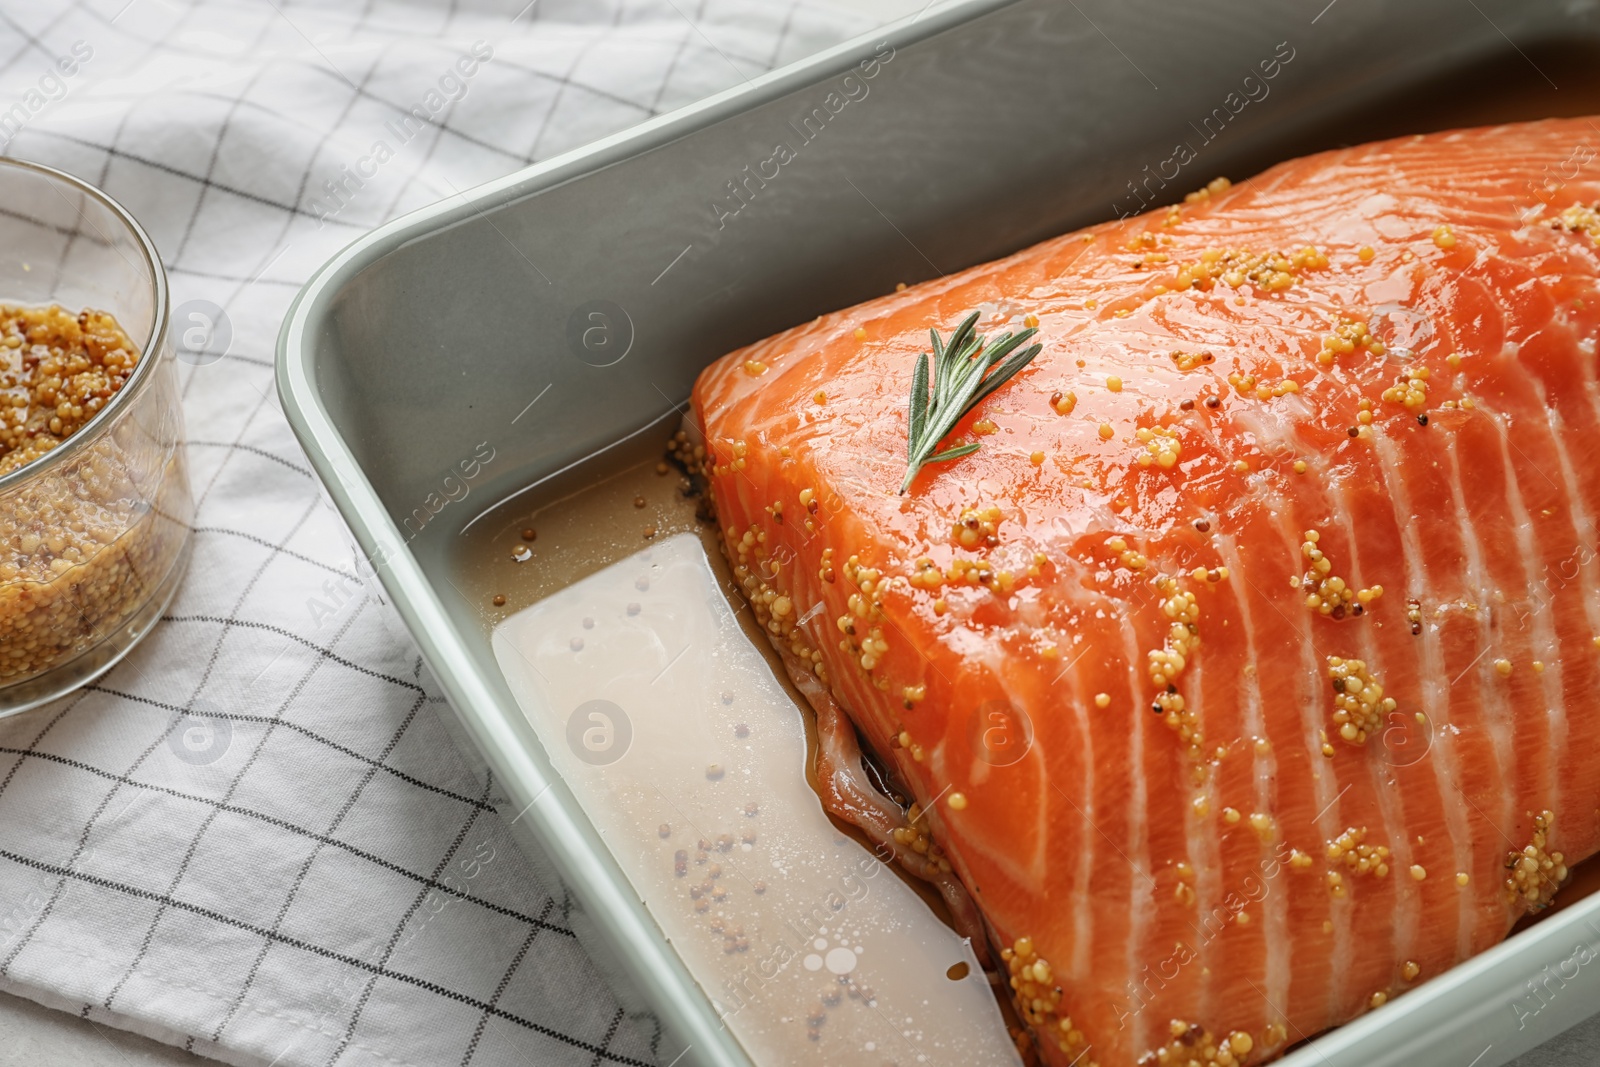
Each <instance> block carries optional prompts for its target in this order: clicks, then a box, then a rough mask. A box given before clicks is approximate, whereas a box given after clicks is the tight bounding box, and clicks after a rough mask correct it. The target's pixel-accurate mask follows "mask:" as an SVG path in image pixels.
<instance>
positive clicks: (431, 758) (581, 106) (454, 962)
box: [0, 0, 877, 1067]
mask: <svg viewBox="0 0 1600 1067" xmlns="http://www.w3.org/2000/svg"><path fill="white" fill-rule="evenodd" d="M827 2H829V0H532V2H528V0H450V2H448V3H446V2H445V0H299V2H296V3H292V4H291V3H289V2H287V0H79V2H76V3H69V2H67V0H12V2H9V3H3V4H0V143H3V144H4V149H3V150H4V151H5V152H6V153H7V154H9V155H13V156H17V157H20V158H25V159H31V160H37V161H39V162H43V163H47V164H49V165H52V166H55V167H60V168H62V169H65V170H68V171H71V172H72V173H75V174H78V175H80V176H82V177H84V178H86V179H87V180H89V181H91V182H93V183H95V184H97V185H99V186H100V187H101V188H104V189H105V190H107V191H108V192H109V193H110V194H111V195H112V196H114V197H116V198H118V199H119V200H121V201H122V203H123V204H125V205H127V207H128V208H129V209H131V210H132V211H133V213H134V214H135V215H136V216H137V217H138V218H139V219H140V220H141V221H142V222H143V223H144V225H145V226H146V228H148V229H149V231H150V233H151V235H152V236H153V237H154V239H155V242H156V244H157V245H158V246H159V247H160V249H161V252H162V255H163V258H164V259H165V261H166V265H167V271H168V274H169V275H170V278H171V283H172V302H173V305H174V308H175V310H176V312H177V314H176V316H175V322H176V325H175V329H174V333H175V337H176V339H177V341H178V343H179V344H180V347H181V349H182V355H183V358H184V361H185V362H184V364H183V365H182V366H181V368H180V369H181V376H180V377H181V381H182V388H183V396H184V407H185V414H186V417H187V421H188V432H189V438H190V441H189V456H190V463H191V471H192V476H193V482H194V490H195V494H196V497H197V499H198V503H199V514H198V518H197V520H196V526H197V528H196V531H195V534H196V536H195V554H194V560H193V563H192V564H191V566H190V568H189V574H188V578H187V580H186V581H185V583H184V586H183V588H182V590H181V592H180V593H179V595H178V598H177V600H176V602H175V603H174V604H173V606H172V607H171V609H170V611H169V615H168V617H167V618H166V620H165V621H163V622H162V623H161V625H160V626H159V627H157V628H156V630H155V631H154V632H153V633H151V634H150V635H149V637H148V638H147V639H146V640H145V642H144V644H143V645H142V646H141V647H140V648H139V649H137V650H136V652H135V653H134V654H133V655H132V656H131V657H130V658H129V659H128V660H127V661H126V662H124V663H123V664H122V665H121V666H119V667H118V668H117V669H115V670H113V671H112V672H111V673H110V674H108V675H107V676H106V677H105V678H103V679H101V680H100V681H99V682H98V683H97V684H95V685H92V686H90V687H88V688H87V689H85V690H83V691H81V692H79V693H77V694H75V695H73V696H71V697H69V698H67V699H64V700H61V701H58V702H57V703H55V704H53V705H51V706H49V707H46V708H43V709H40V710H37V711H34V712H30V713H28V714H25V715H21V716H17V717H14V718H11V719H7V720H3V721H0V989H4V990H7V991H9V992H12V993H16V994H20V995H22V996H25V997H28V998H31V999H33V1000H36V1001H39V1002H41V1003H43V1004H47V1005H51V1006H53V1007H57V1008H61V1009H65V1010H68V1011H73V1012H77V1013H80V1014H84V1015H87V1016H88V1017H89V1018H90V1019H92V1020H95V1021H97V1022H103V1023H109V1024H111V1025H113V1026H117V1027H123V1028H127V1029H130V1030H136V1031H139V1032H141V1033H144V1034H147V1035H150V1036H152V1037H155V1038H157V1039H159V1040H162V1041H166V1042H170V1043H173V1044H177V1045H181V1046H183V1047H185V1048H188V1049H190V1050H192V1051H194V1052H197V1053H199V1054H201V1055H204V1056H209V1057H214V1058H216V1059H220V1060H223V1061H226V1062H228V1063H234V1064H251V1065H254V1064H281V1065H291V1064H306V1065H322V1067H333V1065H334V1064H339V1065H361V1064H374V1065H376V1064H392V1065H397V1067H435V1065H446V1064H448V1065H456V1064H460V1065H463V1067H465V1065H467V1064H480V1065H493V1064H512V1063H518V1064H527V1063H537V1064H579V1063H583V1064H601V1063H607V1062H611V1063H621V1064H649V1063H652V1062H654V1057H653V1054H654V1051H655V1047H656V1042H657V1041H658V1040H659V1032H658V1029H657V1027H656V1024H655V1022H654V1021H653V1020H652V1019H650V1018H648V1017H634V1016H630V1015H628V1014H626V1013H625V1012H624V1011H622V1010H621V1009H620V1008H619V1007H618V1006H617V1004H616V1002H615V1000H614V999H613V997H612V996H611V994H610V993H609V992H608V991H607V989H606V988H605V987H604V985H602V983H601V982H600V980H599V978H598V977H597V975H596V972H595V970H594V968H593V967H592V965H591V964H590V963H589V961H588V959H587V958H586V957H585V956H584V953H583V951H582V949H581V948H579V947H578V945H577V944H576V943H575V942H574V940H573V936H572V933H571V931H570V929H569V928H568V926H567V925H566V915H565V910H564V908H563V905H562V902H561V901H559V900H555V899H552V898H551V897H550V896H549V895H547V894H546V893H545V892H543V891H542V890H541V889H540V888H539V887H538V886H537V885H536V883H535V882H534V881H533V879H532V877H531V875H530V873H529V871H528V868H527V867H526V865H525V864H524V862H523V861H522V859H521V857H520V856H518V854H517V853H516V851H515V849H514V847H513V846H512V843H511V841H510V839H509V837H508V836H507V832H506V829H505V825H504V822H503V820H502V819H501V817H500V815H499V813H498V808H497V797H496V796H495V791H494V788H493V785H492V783H485V782H483V781H481V780H479V779H478V778H477V777H476V775H475V773H474V772H473V770H472V769H471V768H470V767H469V766H468V765H467V764H466V762H465V761H464V760H463V759H462V758H460V757H459V756H458V755H457V753H456V752H455V750H454V749H453V748H452V746H451V745H450V743H449V742H448V740H447V739H446V736H445V734H444V733H443V727H442V726H441V722H440V716H441V714H448V711H447V710H446V709H445V708H444V707H443V705H442V699H441V697H439V696H438V695H437V690H436V689H435V688H434V687H432V686H431V685H430V682H429V680H428V678H427V676H426V674H425V673H424V671H423V668H422V666H421V664H420V662H419V660H418V659H417V658H416V656H415V653H414V651H413V650H412V649H410V648H409V647H408V646H407V644H406V643H405V642H404V641H403V640H401V639H399V638H397V637H396V636H395V635H394V634H393V633H392V632H391V630H390V629H389V627H388V626H387V625H386V624H385V623H384V621H383V620H382V619H381V617H380V614H379V612H378V610H377V608H376V607H375V605H374V604H373V603H372V602H370V601H368V600H367V599H366V598H365V597H364V596H363V594H362V592H361V589H360V586H359V584H358V583H357V582H356V581H355V580H354V578H353V576H351V575H350V574H349V568H350V556H349V553H348V551H347V550H346V548H345V545H346V542H345V539H344V534H343V530H342V529H341V528H340V525H339V520H338V518H337V517H336V516H335V515H334V514H333V513H332V512H331V511H330V510H329V509H328V508H327V507H326V506H325V505H324V504H323V503H322V498H321V497H320V495H319V492H318V489H317V485H316V482H315V479H314V478H313V476H312V474H311V472H310V469H309V467H308V465H307V463H306V460H305V458H304V456H303V455H302V454H301V452H300V449H299V447H298V446H297V445H296V443H295V441H294V438H293V437H292V436H291V434H290V432H289V429H288V426H287V424H286V423H285V422H284V420H283V417H282V415H281V413H280V411H279V408H278V403H277V398H276V395H275V392H274V388H273V377H272V373H273V372H272V355H273V345H274V341H275V338H276V335H277V330H278V325H279V322H280V321H281V319H282V317H283V314H284V312H285V310H286V309H287V307H288V304H289V301H290V299H291V298H292V296H293V295H294V293H295V290H296V289H297V288H298V287H299V285H300V284H301V283H302V282H303V281H304V280H305V278H306V277H307V276H308V275H309V274H310V272H311V271H312V270H313V269H315V267H316V266H317V265H318V264H320V263H321V262H322V261H324V260H325V259H327V258H328V257H329V256H330V255H332V254H333V253H334V252H335V251H336V250H337V249H338V248H339V247H341V246H342V245H344V244H345V243H347V242H348V241H350V240H351V239H352V238H354V237H355V236H357V235H358V234H360V233H361V232H363V231H364V230H366V229H367V228H369V227H372V226H374V225H377V224H378V223H381V222H383V221H385V220H387V219H389V218H392V217H394V216H395V215H397V214H399V213H401V212H403V211H406V210H408V209H410V208H413V207H417V206H419V205H422V204H425V203H427V202H430V201H433V200H437V199H441V198H443V197H446V196H449V195H451V194H452V193H453V192H454V191H455V190H457V189H466V188H468V187H470V186H472V185H475V184H478V183H479V182H482V181H485V180H487V179H490V178H494V177H496V176H499V175H502V174H505V173H507V172H509V171H512V170H515V169H517V168H518V167H522V166H524V165H526V164H528V163H530V162H532V161H535V160H539V159H544V158H547V157H549V156H551V155H554V154H556V153H558V152H561V151H563V150H565V149H569V148H572V147H574V146H576V145H579V144H581V143H583V142H585V141H588V140H591V139H593V138H596V137H599V136H601V135H604V134H608V133H611V132H613V131H615V130H618V129H621V128H623V127H626V126H628V125H631V124H633V123H636V122H639V121H640V120H642V119H645V118H648V117H650V116H652V115H656V114H659V113H661V112H663V111H667V110H669V109H671V108H674V107H677V106H680V105H682V104H685V103H687V102H690V101H692V100H694V99H696V98H699V97H701V96H704V95H706V94H708V93H711V92H714V91H717V90H720V89H723V88H726V87H728V86H730V85H735V84H738V83H739V82H740V80H741V79H743V78H748V77H753V76H755V75H757V74H759V73H762V72H765V71H766V70H768V69H770V68H772V67H775V66H777V65H780V64H782V63H784V62H787V61H790V60H793V59H796V58H799V57H800V56H803V55H805V54H807V53H810V52H812V51H815V50H817V49H819V48H821V47H824V46H827V45H830V44H833V43H835V42H837V41H839V40H842V39H844V38H845V37H847V36H850V35H851V34H853V33H857V32H864V31H865V30H867V29H868V28H870V26H871V25H872V24H873V23H874V22H876V21H877V20H876V19H873V18H869V17H868V16H866V15H862V14H852V13H847V12H846V11H845V10H843V9H842V8H841V7H834V8H829V7H823V6H818V5H820V4H823V3H827ZM407 116H410V118H409V120H407V119H406V117H407ZM423 119H426V122H424V121H422V120H423Z"/></svg>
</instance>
